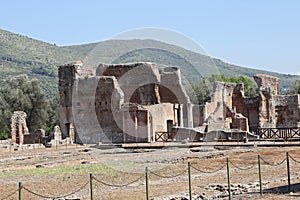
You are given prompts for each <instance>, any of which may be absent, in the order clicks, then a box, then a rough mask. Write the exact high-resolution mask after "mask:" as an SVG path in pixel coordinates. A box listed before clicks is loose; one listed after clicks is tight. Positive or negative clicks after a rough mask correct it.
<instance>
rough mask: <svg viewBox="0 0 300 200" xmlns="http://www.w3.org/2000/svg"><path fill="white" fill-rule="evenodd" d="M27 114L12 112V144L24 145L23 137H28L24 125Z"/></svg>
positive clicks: (25, 125)
mask: <svg viewBox="0 0 300 200" xmlns="http://www.w3.org/2000/svg"><path fill="white" fill-rule="evenodd" d="M26 117H27V114H26V113H25V112H23V111H14V113H13V114H12V116H11V119H10V121H11V124H10V133H11V143H12V144H24V135H29V131H28V128H27V124H26Z"/></svg>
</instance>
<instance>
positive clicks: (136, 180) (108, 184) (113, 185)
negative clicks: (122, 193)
mask: <svg viewBox="0 0 300 200" xmlns="http://www.w3.org/2000/svg"><path fill="white" fill-rule="evenodd" d="M144 176H145V175H144V174H143V175H142V176H140V177H139V178H137V179H135V180H133V181H131V182H129V183H126V184H123V185H115V184H110V183H105V182H103V181H100V180H99V179H97V178H95V177H93V179H94V180H95V181H97V182H99V183H101V184H103V185H106V186H109V187H126V186H128V185H131V184H133V183H135V182H138V181H139V180H141V179H142V178H144Z"/></svg>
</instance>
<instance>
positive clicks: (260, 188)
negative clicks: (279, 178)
mask: <svg viewBox="0 0 300 200" xmlns="http://www.w3.org/2000/svg"><path fill="white" fill-rule="evenodd" d="M257 158H258V177H259V192H260V195H261V196H262V195H263V190H262V182H261V167H260V155H259V154H258V155H257Z"/></svg>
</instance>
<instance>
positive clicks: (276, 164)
mask: <svg viewBox="0 0 300 200" xmlns="http://www.w3.org/2000/svg"><path fill="white" fill-rule="evenodd" d="M260 159H261V160H262V161H264V162H265V163H266V164H267V165H270V166H279V165H281V164H283V163H284V162H285V161H286V158H284V159H283V160H282V161H281V162H279V163H273V164H272V163H270V162H268V161H266V160H265V159H263V158H262V157H260Z"/></svg>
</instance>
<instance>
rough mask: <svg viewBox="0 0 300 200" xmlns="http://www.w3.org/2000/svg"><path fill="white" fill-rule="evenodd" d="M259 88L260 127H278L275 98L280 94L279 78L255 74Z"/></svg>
mask: <svg viewBox="0 0 300 200" xmlns="http://www.w3.org/2000/svg"><path fill="white" fill-rule="evenodd" d="M254 80H255V82H256V83H257V85H258V88H259V96H260V103H259V127H268V128H275V127H276V120H275V118H276V112H275V106H274V105H273V98H274V96H276V95H277V94H278V88H279V84H278V78H277V77H274V76H269V75H265V74H258V75H256V76H254Z"/></svg>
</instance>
